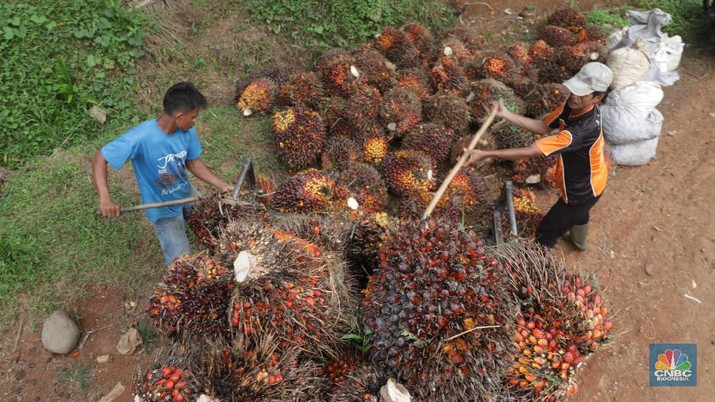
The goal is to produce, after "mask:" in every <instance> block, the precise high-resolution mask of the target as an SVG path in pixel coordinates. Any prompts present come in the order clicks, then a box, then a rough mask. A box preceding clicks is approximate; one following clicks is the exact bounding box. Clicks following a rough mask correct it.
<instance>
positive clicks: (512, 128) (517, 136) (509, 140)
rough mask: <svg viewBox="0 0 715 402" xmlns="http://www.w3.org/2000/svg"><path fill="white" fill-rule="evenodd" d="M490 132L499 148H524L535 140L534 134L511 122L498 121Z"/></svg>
mask: <svg viewBox="0 0 715 402" xmlns="http://www.w3.org/2000/svg"><path fill="white" fill-rule="evenodd" d="M505 123H506V122H505ZM489 132H490V133H491V135H492V137H493V138H494V144H495V145H496V147H497V149H509V148H522V147H527V146H529V145H531V144H532V143H533V142H534V134H532V133H531V132H529V131H527V130H524V129H522V128H521V127H519V126H516V125H514V124H510V123H506V124H503V123H497V124H495V125H494V126H493V127H492V128H491V129H490V130H489Z"/></svg>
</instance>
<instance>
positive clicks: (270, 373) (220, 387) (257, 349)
mask: <svg viewBox="0 0 715 402" xmlns="http://www.w3.org/2000/svg"><path fill="white" fill-rule="evenodd" d="M199 359H200V361H201V364H202V366H203V367H204V369H203V370H202V372H201V374H200V375H201V376H202V380H203V382H205V383H206V384H208V385H207V391H208V392H209V393H210V394H211V395H213V396H214V397H215V398H217V399H216V400H217V401H218V400H221V401H315V400H317V395H315V394H316V392H315V389H316V388H325V387H326V386H327V381H326V380H325V379H323V378H320V377H319V376H318V375H316V374H315V371H316V370H317V367H316V364H315V363H313V362H311V361H308V360H307V359H301V356H300V350H299V348H297V347H288V348H279V347H278V344H277V342H275V339H274V337H272V336H271V335H270V334H268V335H264V336H260V337H257V339H255V340H254V338H251V339H250V340H248V339H242V338H240V337H239V339H238V340H237V341H236V342H235V343H234V345H229V344H226V343H222V342H219V343H214V344H211V345H210V346H209V347H208V348H205V350H204V352H203V353H202V354H201V356H200V357H199Z"/></svg>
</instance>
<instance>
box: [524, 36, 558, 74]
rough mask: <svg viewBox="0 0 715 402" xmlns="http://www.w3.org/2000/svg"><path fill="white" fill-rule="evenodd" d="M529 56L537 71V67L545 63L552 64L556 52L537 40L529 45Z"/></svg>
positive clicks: (541, 40) (542, 41)
mask: <svg viewBox="0 0 715 402" xmlns="http://www.w3.org/2000/svg"><path fill="white" fill-rule="evenodd" d="M529 56H531V60H532V63H533V64H534V66H535V67H536V68H537V69H538V68H539V66H541V65H542V64H544V63H546V62H553V61H554V60H555V59H556V57H557V54H556V50H555V49H554V48H553V47H552V46H551V45H549V44H548V43H546V42H545V41H544V40H543V39H539V40H537V41H535V42H533V43H532V44H531V47H529Z"/></svg>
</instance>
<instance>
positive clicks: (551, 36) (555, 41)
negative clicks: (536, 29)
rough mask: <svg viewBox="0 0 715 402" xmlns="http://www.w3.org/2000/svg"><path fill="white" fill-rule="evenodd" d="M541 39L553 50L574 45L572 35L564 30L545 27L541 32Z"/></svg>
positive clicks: (551, 26)
mask: <svg viewBox="0 0 715 402" xmlns="http://www.w3.org/2000/svg"><path fill="white" fill-rule="evenodd" d="M541 39H543V40H544V41H545V42H546V43H548V44H549V45H551V46H552V47H554V48H559V47H563V46H571V45H573V44H574V34H573V32H571V31H569V30H568V29H566V28H561V27H557V26H554V25H547V26H545V27H544V29H543V30H542V31H541Z"/></svg>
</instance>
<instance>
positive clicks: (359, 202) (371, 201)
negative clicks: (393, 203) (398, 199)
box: [335, 163, 389, 218]
mask: <svg viewBox="0 0 715 402" xmlns="http://www.w3.org/2000/svg"><path fill="white" fill-rule="evenodd" d="M335 181H336V183H337V184H339V185H343V186H345V188H346V189H347V197H348V198H352V199H353V200H355V205H350V201H347V205H348V207H349V208H352V207H354V206H356V207H357V208H356V209H355V212H359V213H357V214H351V216H352V217H353V218H357V217H359V216H362V215H363V214H370V213H375V212H380V211H384V210H385V208H386V207H387V203H388V202H389V196H388V195H387V186H385V181H384V180H383V179H382V176H380V173H379V172H378V171H377V169H375V168H374V167H373V166H372V165H369V164H365V163H356V164H354V165H352V166H351V167H350V168H348V169H347V170H345V171H343V172H340V173H339V174H338V175H337V176H336V179H335ZM341 203H342V201H341Z"/></svg>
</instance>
